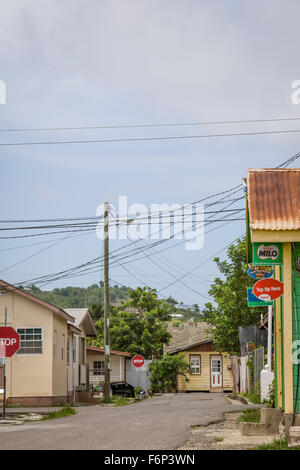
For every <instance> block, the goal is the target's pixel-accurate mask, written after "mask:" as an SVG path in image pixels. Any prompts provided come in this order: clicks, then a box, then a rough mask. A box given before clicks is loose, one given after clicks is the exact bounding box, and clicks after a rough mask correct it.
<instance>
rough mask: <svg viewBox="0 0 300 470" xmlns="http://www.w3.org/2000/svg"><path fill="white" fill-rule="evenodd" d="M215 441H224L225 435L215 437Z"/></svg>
mask: <svg viewBox="0 0 300 470" xmlns="http://www.w3.org/2000/svg"><path fill="white" fill-rule="evenodd" d="M214 441H216V442H222V441H224V437H214Z"/></svg>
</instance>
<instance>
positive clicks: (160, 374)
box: [149, 354, 190, 393]
mask: <svg viewBox="0 0 300 470" xmlns="http://www.w3.org/2000/svg"><path fill="white" fill-rule="evenodd" d="M149 369H150V371H151V378H150V380H151V389H152V390H153V392H156V393H157V392H171V391H174V390H176V388H177V376H178V375H182V376H183V377H185V379H186V380H187V381H188V380H189V379H188V377H187V373H188V372H189V371H190V366H189V364H188V363H187V362H186V360H185V359H184V354H178V355H176V354H175V355H170V354H164V355H163V356H162V357H161V358H160V359H158V360H156V361H154V362H152V364H150V366H149Z"/></svg>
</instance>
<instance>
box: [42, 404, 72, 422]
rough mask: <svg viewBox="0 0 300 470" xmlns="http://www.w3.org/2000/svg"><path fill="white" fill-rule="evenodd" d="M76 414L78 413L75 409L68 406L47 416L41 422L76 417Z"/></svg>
mask: <svg viewBox="0 0 300 470" xmlns="http://www.w3.org/2000/svg"><path fill="white" fill-rule="evenodd" d="M76 413H77V412H76V410H75V408H72V406H70V405H66V406H64V407H63V408H62V409H61V410H58V411H51V412H50V413H48V414H46V415H45V416H43V417H42V419H41V421H45V420H47V419H57V418H65V417H66V416H71V415H75V414H76Z"/></svg>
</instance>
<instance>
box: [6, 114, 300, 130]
mask: <svg viewBox="0 0 300 470" xmlns="http://www.w3.org/2000/svg"><path fill="white" fill-rule="evenodd" d="M299 120H300V117H288V118H270V119H239V120H231V121H200V122H169V123H168V122H167V123H156V124H115V125H103V126H72V127H36V128H34V127H31V128H8V129H0V132H37V131H38V132H40V131H74V130H75V131H78V130H93V129H135V128H145V127H146V128H147V127H181V126H208V125H209V126H211V125H220V124H252V123H260V122H282V121H299Z"/></svg>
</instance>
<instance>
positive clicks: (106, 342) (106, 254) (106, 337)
mask: <svg viewBox="0 0 300 470" xmlns="http://www.w3.org/2000/svg"><path fill="white" fill-rule="evenodd" d="M108 212H109V204H108V202H105V203H104V401H105V403H108V402H109V401H110V334H109V276H108V260H109V245H108V240H109V232H108Z"/></svg>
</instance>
